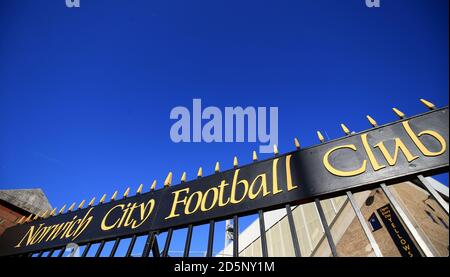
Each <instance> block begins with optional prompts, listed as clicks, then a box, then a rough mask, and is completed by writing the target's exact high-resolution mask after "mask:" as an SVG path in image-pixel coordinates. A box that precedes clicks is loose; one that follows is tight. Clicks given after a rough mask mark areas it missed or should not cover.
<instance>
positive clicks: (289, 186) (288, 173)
mask: <svg viewBox="0 0 450 277" xmlns="http://www.w3.org/2000/svg"><path fill="white" fill-rule="evenodd" d="M291 157H292V155H287V156H286V179H287V189H288V191H291V190H293V189H295V188H297V186H296V185H292V176H291Z"/></svg>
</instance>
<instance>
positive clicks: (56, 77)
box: [0, 0, 449, 250]
mask: <svg viewBox="0 0 450 277" xmlns="http://www.w3.org/2000/svg"><path fill="white" fill-rule="evenodd" d="M448 5H449V3H448V1H447V0H434V1H427V0H416V1H400V0H395V1H383V0H382V1H381V7H380V8H372V9H369V8H367V7H366V6H365V4H364V1H363V0H349V1H326V0H317V1H282V0H281V1H232V0H227V1H175V0H170V1H146V0H134V1H125V0H109V1H106V0H89V1H87V0H81V7H80V8H78V9H68V8H66V6H65V1H64V0H51V1H50V0H47V1H46V0H2V1H1V2H0V189H12V188H34V187H40V188H42V189H43V190H44V191H45V193H46V194H47V196H48V198H49V200H50V202H51V203H52V205H54V206H56V207H61V206H62V205H63V204H64V203H68V204H70V203H72V202H74V201H76V202H79V201H81V200H82V199H90V198H92V197H93V196H96V197H100V196H101V195H102V194H103V193H107V194H108V195H111V194H112V193H113V192H114V191H115V190H119V191H121V192H123V191H124V190H125V189H126V187H128V186H130V187H131V188H132V190H135V189H137V187H138V185H139V184H140V183H143V184H144V185H146V186H147V189H148V188H149V186H150V184H151V182H152V180H153V179H157V180H158V182H159V185H161V184H162V182H163V180H164V178H165V176H166V175H167V172H168V171H173V173H174V178H175V179H179V178H180V176H181V174H182V172H183V171H186V172H187V174H188V177H194V176H195V174H196V172H197V169H198V167H199V166H202V167H203V169H204V174H205V175H206V174H209V173H212V172H213V170H214V164H215V162H216V161H219V162H220V163H221V165H222V168H223V169H226V168H230V167H231V165H232V159H233V156H234V155H237V156H238V158H239V161H240V163H241V164H244V163H249V162H250V161H251V151H252V150H257V149H258V144H257V143H211V144H208V143H181V144H175V143H173V142H172V141H171V140H170V136H169V131H170V127H171V124H172V123H173V121H172V120H171V119H170V118H169V113H170V110H171V109H172V108H173V107H175V106H179V105H183V106H187V107H189V106H191V105H192V99H193V98H201V99H202V102H203V103H202V104H203V105H204V106H210V105H214V106H218V107H225V106H243V107H246V106H255V107H257V106H265V107H270V106H277V107H279V149H280V152H286V151H290V150H292V149H294V145H293V142H292V140H293V137H298V138H299V140H300V142H301V144H302V145H304V146H309V145H314V144H316V143H317V142H318V141H317V138H316V135H315V132H316V130H321V131H322V133H324V134H326V136H327V137H329V138H337V137H340V136H342V130H341V129H340V127H339V124H340V123H346V125H347V126H349V127H350V128H351V129H352V130H355V131H361V130H364V129H367V128H369V124H368V122H367V121H366V119H365V116H366V115H367V114H370V115H372V116H373V117H374V118H375V119H376V120H377V121H378V122H379V123H380V124H382V123H387V122H390V121H393V120H395V119H396V117H395V116H394V114H393V113H392V112H391V108H392V107H394V106H395V107H398V108H399V109H400V110H402V111H403V112H405V113H406V114H407V115H414V114H417V113H421V112H424V111H425V108H424V107H423V106H422V105H421V104H420V103H419V101H418V99H419V98H425V99H428V100H430V101H431V102H433V103H435V104H436V105H437V106H445V105H447V104H448V91H449V81H448V75H449V63H448V61H449V55H448V49H449V38H448V32H449V30H448V28H449V27H448V26H449V24H448V23H449V18H448V8H449V7H448ZM260 157H261V158H266V157H269V155H268V154H265V155H260ZM439 180H441V181H442V182H444V183H446V184H448V175H445V176H440V177H439ZM248 221H249V220H247V221H246V220H244V222H248ZM222 235H223V234H222ZM218 236H220V234H218ZM176 241H177V240H176ZM180 241H181V242H180V243H179V246H180V247H179V248H180V249H181V248H182V247H181V246H182V245H183V243H184V241H182V239H181V240H180ZM177 243H178V242H175V246H174V247H175V248H177V246H178V245H177ZM220 244H221V245H222V243H220ZM193 245H195V247H194V246H193V247H192V248H196V246H197V244H195V243H194V244H193ZM221 245H218V246H216V249H215V250H218V249H220V246H221ZM201 247H203V246H201ZM201 247H200V246H199V248H201ZM174 250H175V249H174ZM193 250H196V249H193Z"/></svg>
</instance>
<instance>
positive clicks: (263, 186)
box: [248, 174, 269, 200]
mask: <svg viewBox="0 0 450 277" xmlns="http://www.w3.org/2000/svg"><path fill="white" fill-rule="evenodd" d="M258 179H261V185H260V186H259V188H258V191H257V192H256V193H253V190H254V186H255V184H256V181H257V180H258ZM261 190H262V191H263V197H264V196H266V195H267V194H269V192H268V191H267V181H266V174H260V175H258V176H256V178H255V179H254V180H253V182H252V183H251V184H250V189H249V190H248V198H250V199H251V200H253V199H255V198H256V197H257V196H258V194H259V193H260V192H261Z"/></svg>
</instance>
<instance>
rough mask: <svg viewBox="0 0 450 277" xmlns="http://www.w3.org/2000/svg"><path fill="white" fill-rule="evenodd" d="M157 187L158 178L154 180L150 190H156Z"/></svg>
mask: <svg viewBox="0 0 450 277" xmlns="http://www.w3.org/2000/svg"><path fill="white" fill-rule="evenodd" d="M155 188H156V180H153V183H152V185H151V187H150V191H154V190H155Z"/></svg>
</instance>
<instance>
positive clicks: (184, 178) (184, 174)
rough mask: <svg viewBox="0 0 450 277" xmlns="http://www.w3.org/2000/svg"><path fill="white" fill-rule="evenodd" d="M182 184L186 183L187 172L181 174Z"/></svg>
mask: <svg viewBox="0 0 450 277" xmlns="http://www.w3.org/2000/svg"><path fill="white" fill-rule="evenodd" d="M181 182H182V183H184V182H186V171H183V174H181Z"/></svg>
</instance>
